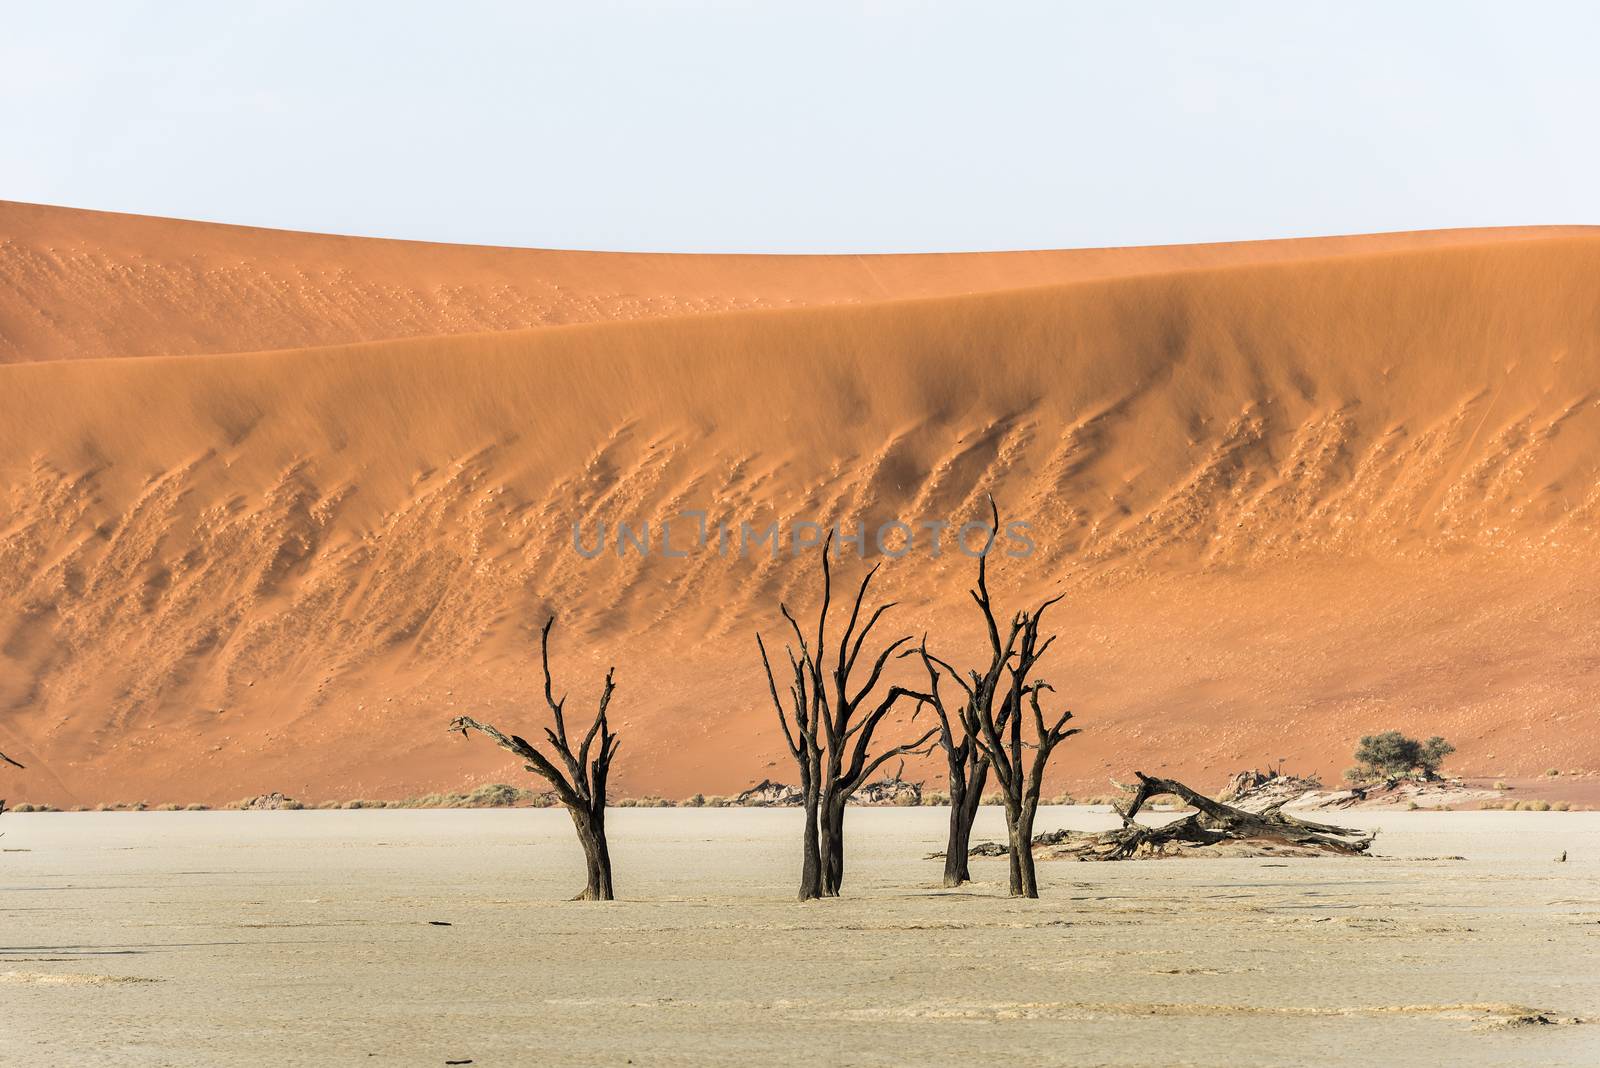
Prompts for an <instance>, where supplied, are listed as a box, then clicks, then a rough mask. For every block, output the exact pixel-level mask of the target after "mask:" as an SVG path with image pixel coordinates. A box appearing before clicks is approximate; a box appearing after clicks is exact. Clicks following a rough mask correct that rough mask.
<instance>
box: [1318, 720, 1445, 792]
mask: <svg viewBox="0 0 1600 1068" xmlns="http://www.w3.org/2000/svg"><path fill="white" fill-rule="evenodd" d="M1455 751H1456V747H1455V746H1453V745H1451V744H1450V743H1449V742H1447V741H1445V740H1444V739H1443V738H1441V737H1439V736H1438V735H1434V736H1433V737H1432V738H1429V739H1428V740H1427V741H1425V742H1419V741H1417V740H1416V739H1415V738H1407V737H1406V736H1405V735H1403V734H1401V733H1400V732H1399V731H1384V732H1383V733H1381V734H1368V735H1365V736H1363V737H1362V739H1361V742H1360V744H1359V745H1357V746H1356V752H1355V757H1356V766H1355V767H1353V768H1351V769H1350V770H1348V771H1346V772H1345V773H1344V775H1345V778H1346V779H1349V780H1350V781H1352V782H1369V781H1371V780H1374V779H1403V778H1407V777H1409V776H1411V775H1412V774H1413V773H1415V772H1418V771H1420V772H1421V773H1422V774H1423V775H1424V776H1427V777H1430V778H1431V777H1432V776H1434V775H1436V774H1438V771H1439V765H1440V764H1441V763H1443V762H1444V758H1445V757H1447V756H1449V755H1450V754H1451V753H1454V752H1455Z"/></svg>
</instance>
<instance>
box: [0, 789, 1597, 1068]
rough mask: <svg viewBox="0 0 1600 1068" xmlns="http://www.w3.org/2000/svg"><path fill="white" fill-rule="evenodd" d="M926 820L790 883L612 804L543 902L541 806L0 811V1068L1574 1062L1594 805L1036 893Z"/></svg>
mask: <svg viewBox="0 0 1600 1068" xmlns="http://www.w3.org/2000/svg"><path fill="white" fill-rule="evenodd" d="M945 818H946V814H945V811H944V810H941V809H888V810H860V811H855V812H853V813H852V814H851V816H850V832H851V835H852V838H851V842H850V850H851V851H850V858H849V859H850V863H851V865H852V866H851V869H850V872H849V876H848V880H847V887H846V889H847V891H848V896H847V897H845V898H843V899H841V900H837V901H830V902H825V903H820V904H811V905H799V904H797V903H795V902H794V901H792V900H791V899H790V895H791V893H792V891H793V885H794V883H795V879H796V873H797V863H796V853H797V849H796V848H795V837H796V832H797V827H798V819H799V817H798V814H797V813H795V812H790V811H771V810H761V811H749V810H731V811H730V810H632V809H628V810H618V811H616V812H614V814H613V821H614V822H613V827H612V832H611V833H612V842H613V853H614V854H615V857H616V868H617V871H616V875H617V879H618V885H619V889H620V891H621V893H622V894H623V895H624V897H625V900H622V901H618V902H615V903H611V904H584V903H572V902H568V901H565V900H563V898H565V897H566V896H567V895H568V894H569V893H570V892H572V891H573V890H575V889H576V888H577V886H578V885H579V883H580V882H581V871H580V868H579V856H578V853H577V849H576V847H575V845H574V843H573V842H572V840H571V832H570V827H569V825H568V824H567V822H566V818H565V816H564V815H563V814H562V813H561V812H559V811H527V810H512V811H506V810H500V811H332V812H317V811H306V812H261V813H233V812H200V813H187V812H179V813H154V812H149V813H83V814H78V813H71V814H43V815H35V814H28V815H16V814H7V815H6V816H4V817H0V830H3V831H4V832H5V835H4V837H3V838H0V846H3V847H4V848H5V849H6V852H5V853H4V854H3V855H0V916H3V924H4V926H3V928H0V1004H3V1006H4V1012H3V1024H0V1063H5V1064H19V1065H20V1064H38V1065H46V1064H48V1065H69V1064H70V1065H97V1064H115V1065H168V1064H175V1065H199V1064H204V1065H234V1064H273V1065H289V1064H315V1065H332V1064H341V1065H342V1064H363V1063H365V1064H374V1063H375V1064H407V1065H409V1064H416V1065H442V1064H446V1063H450V1062H457V1063H462V1062H467V1061H469V1060H470V1062H471V1063H473V1064H475V1065H480V1066H483V1065H506V1064H518V1065H521V1064H540V1065H550V1064H606V1065H611V1064H627V1063H631V1064H636V1065H650V1064H669V1065H724V1064H725V1065H783V1064H818V1063H827V1064H835V1065H891V1064H892V1065H926V1064H956V1063H981V1062H982V1061H985V1060H988V1059H991V1058H998V1057H1005V1058H1006V1059H1007V1063H1009V1064H1075V1065H1094V1064H1114V1065H1152V1064H1175V1065H1176V1064H1182V1065H1238V1064H1252V1065H1280V1064H1282V1065H1288V1064H1307V1063H1317V1064H1329V1065H1331V1064H1352V1065H1354V1064H1373V1063H1387V1062H1392V1061H1395V1060H1396V1059H1397V1058H1398V1059H1403V1060H1405V1061H1407V1062H1409V1063H1434V1064H1442V1063H1449V1064H1453V1065H1511V1064H1527V1065H1535V1064H1537V1065H1592V1064H1594V1063H1596V1062H1597V1061H1600V814H1596V813H1576V812H1574V813H1524V812H1477V813H1443V814H1437V813H1414V812H1400V813H1392V812H1391V813H1382V814H1373V813H1354V814H1345V818H1344V822H1350V823H1363V822H1364V823H1367V824H1377V825H1381V826H1382V828H1383V833H1382V834H1381V835H1380V836H1379V838H1378V843H1377V846H1376V854H1377V855H1376V856H1374V857H1372V858H1363V859H1355V860H1350V859H1329V860H1313V861H1304V860H1301V861H1287V862H1272V861H1265V860H1216V861H1151V862H1135V863H1125V864H1106V865H1089V864H1077V863H1056V864H1050V865H1046V866H1044V867H1043V869H1042V873H1041V878H1042V879H1043V881H1044V882H1045V897H1044V899H1043V900H1041V901H1036V902H1023V901H1012V900H1009V899H1007V898H1006V897H1005V895H1004V887H1003V885H1002V884H1000V883H999V882H997V880H999V879H1002V878H1003V876H1004V871H1003V868H1002V866H1001V862H999V861H980V862H978V867H977V869H976V871H975V874H976V875H977V876H978V878H979V879H980V880H981V881H980V883H979V884H978V885H976V886H974V887H972V888H971V889H970V890H968V891H965V892H960V893H955V892H948V891H944V890H940V889H938V888H937V886H936V885H935V884H936V881H937V877H938V874H939V869H938V866H937V864H936V862H933V861H928V860H924V859H923V857H924V855H925V854H926V853H928V852H930V851H932V850H933V849H936V848H938V846H939V845H940V844H941V836H942V829H943V825H944V820H945ZM983 820H984V823H983V825H982V826H981V827H980V831H981V832H983V833H985V834H992V833H994V832H995V831H997V830H998V827H999V816H998V813H997V812H992V811H991V812H985V813H984V816H983ZM1109 821H1110V817H1108V816H1107V815H1106V814H1105V813H1104V812H1103V811H1090V810H1087V809H1081V808H1074V809H1053V810H1047V811H1046V812H1045V813H1043V814H1042V815H1041V819H1040V828H1041V829H1047V828H1049V827H1053V826H1057V825H1061V824H1063V823H1067V824H1069V825H1072V826H1079V827H1085V828H1088V827H1098V826H1105V825H1108V824H1109ZM1563 851H1566V852H1567V853H1568V855H1569V860H1568V862H1567V863H1564V864H1561V863H1556V857H1557V856H1558V855H1560V854H1561V853H1562V852H1563ZM1458 856H1459V858H1464V859H1458ZM435 921H442V922H443V923H447V924H449V926H440V925H436V924H435ZM1533 1013H1543V1014H1545V1015H1546V1016H1547V1017H1548V1018H1550V1019H1552V1020H1558V1021H1561V1022H1559V1023H1556V1024H1554V1025H1550V1026H1544V1025H1540V1024H1537V1023H1529V1022H1518V1020H1519V1018H1525V1017H1527V1016H1529V1015H1530V1014H1533ZM1575 1018H1581V1019H1586V1020H1588V1021H1589V1022H1586V1023H1572V1022H1568V1021H1572V1020H1574V1019H1575Z"/></svg>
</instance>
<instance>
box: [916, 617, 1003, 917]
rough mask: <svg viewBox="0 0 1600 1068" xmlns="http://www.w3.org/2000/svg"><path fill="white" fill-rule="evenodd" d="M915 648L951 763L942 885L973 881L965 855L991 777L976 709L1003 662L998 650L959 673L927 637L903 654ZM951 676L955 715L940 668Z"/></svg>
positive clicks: (989, 696) (988, 697)
mask: <svg viewBox="0 0 1600 1068" xmlns="http://www.w3.org/2000/svg"><path fill="white" fill-rule="evenodd" d="M912 653H915V654H917V655H918V656H920V657H921V659H922V666H923V668H924V669H925V670H926V671H927V673H928V704H929V705H931V706H932V707H933V711H934V715H936V716H938V718H939V734H938V737H937V741H938V743H939V748H940V749H942V750H944V757H945V764H946V766H947V767H948V769H949V790H948V792H949V796H950V830H949V834H948V836H947V839H946V842H945V852H944V885H945V886H952V887H953V886H960V885H961V884H962V883H966V882H971V881H972V873H971V871H970V870H968V867H967V857H968V854H969V853H970V851H971V846H972V823H973V821H974V820H975V819H977V817H978V807H979V806H980V805H981V804H982V803H983V790H984V787H985V786H986V785H987V784H988V781H989V757H988V756H987V755H986V754H985V752H984V750H983V747H982V746H981V745H979V744H978V737H979V735H980V734H981V733H982V731H983V728H982V726H981V719H980V717H979V714H978V707H979V705H980V704H987V703H990V702H992V701H993V700H994V690H995V684H996V682H997V680H998V679H999V677H1000V674H1001V672H1002V671H1003V670H1004V668H1005V662H1004V661H1003V660H1001V659H999V657H998V656H997V657H996V658H995V660H994V662H993V663H992V664H991V665H990V668H989V670H988V671H986V672H984V673H983V674H981V675H980V674H979V673H978V672H976V671H971V672H969V673H968V675H969V677H968V678H967V679H963V678H962V677H961V674H960V672H958V671H956V669H955V668H953V667H951V666H950V665H949V664H947V663H945V662H944V661H943V660H940V659H939V658H938V657H936V656H934V655H933V654H932V653H930V652H928V637H927V635H923V637H922V644H921V645H920V646H918V647H917V648H916V649H912V650H907V651H906V652H904V653H902V654H901V655H902V656H909V655H911V654H912ZM941 671H942V672H943V673H944V674H945V675H948V676H949V677H950V678H952V679H954V680H955V682H956V685H958V686H960V687H961V689H962V692H963V693H964V694H965V697H964V699H963V701H962V704H961V706H960V707H959V708H958V709H957V710H956V713H955V715H954V716H952V715H951V714H950V712H949V711H948V710H947V709H946V708H945V704H944V695H943V694H942V693H940V692H939V681H940V678H941V674H940V672H941ZM1006 715H1007V712H1006V709H1005V708H1004V707H1002V709H1001V710H1000V713H999V716H1000V726H1001V729H1002V730H1004V725H1005V719H1006Z"/></svg>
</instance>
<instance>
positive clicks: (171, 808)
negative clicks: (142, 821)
mask: <svg viewBox="0 0 1600 1068" xmlns="http://www.w3.org/2000/svg"><path fill="white" fill-rule="evenodd" d="M156 811H157V812H181V811H182V806H181V805H175V804H173V803H172V802H170V801H169V802H167V803H166V804H164V805H157V806H156Z"/></svg>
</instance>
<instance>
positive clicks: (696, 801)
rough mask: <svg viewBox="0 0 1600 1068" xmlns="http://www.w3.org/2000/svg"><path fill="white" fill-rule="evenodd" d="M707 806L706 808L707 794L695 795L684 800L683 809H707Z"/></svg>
mask: <svg viewBox="0 0 1600 1068" xmlns="http://www.w3.org/2000/svg"><path fill="white" fill-rule="evenodd" d="M705 806H706V795H705V794H695V795H694V796H693V797H686V798H684V799H683V807H684V808H705Z"/></svg>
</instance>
